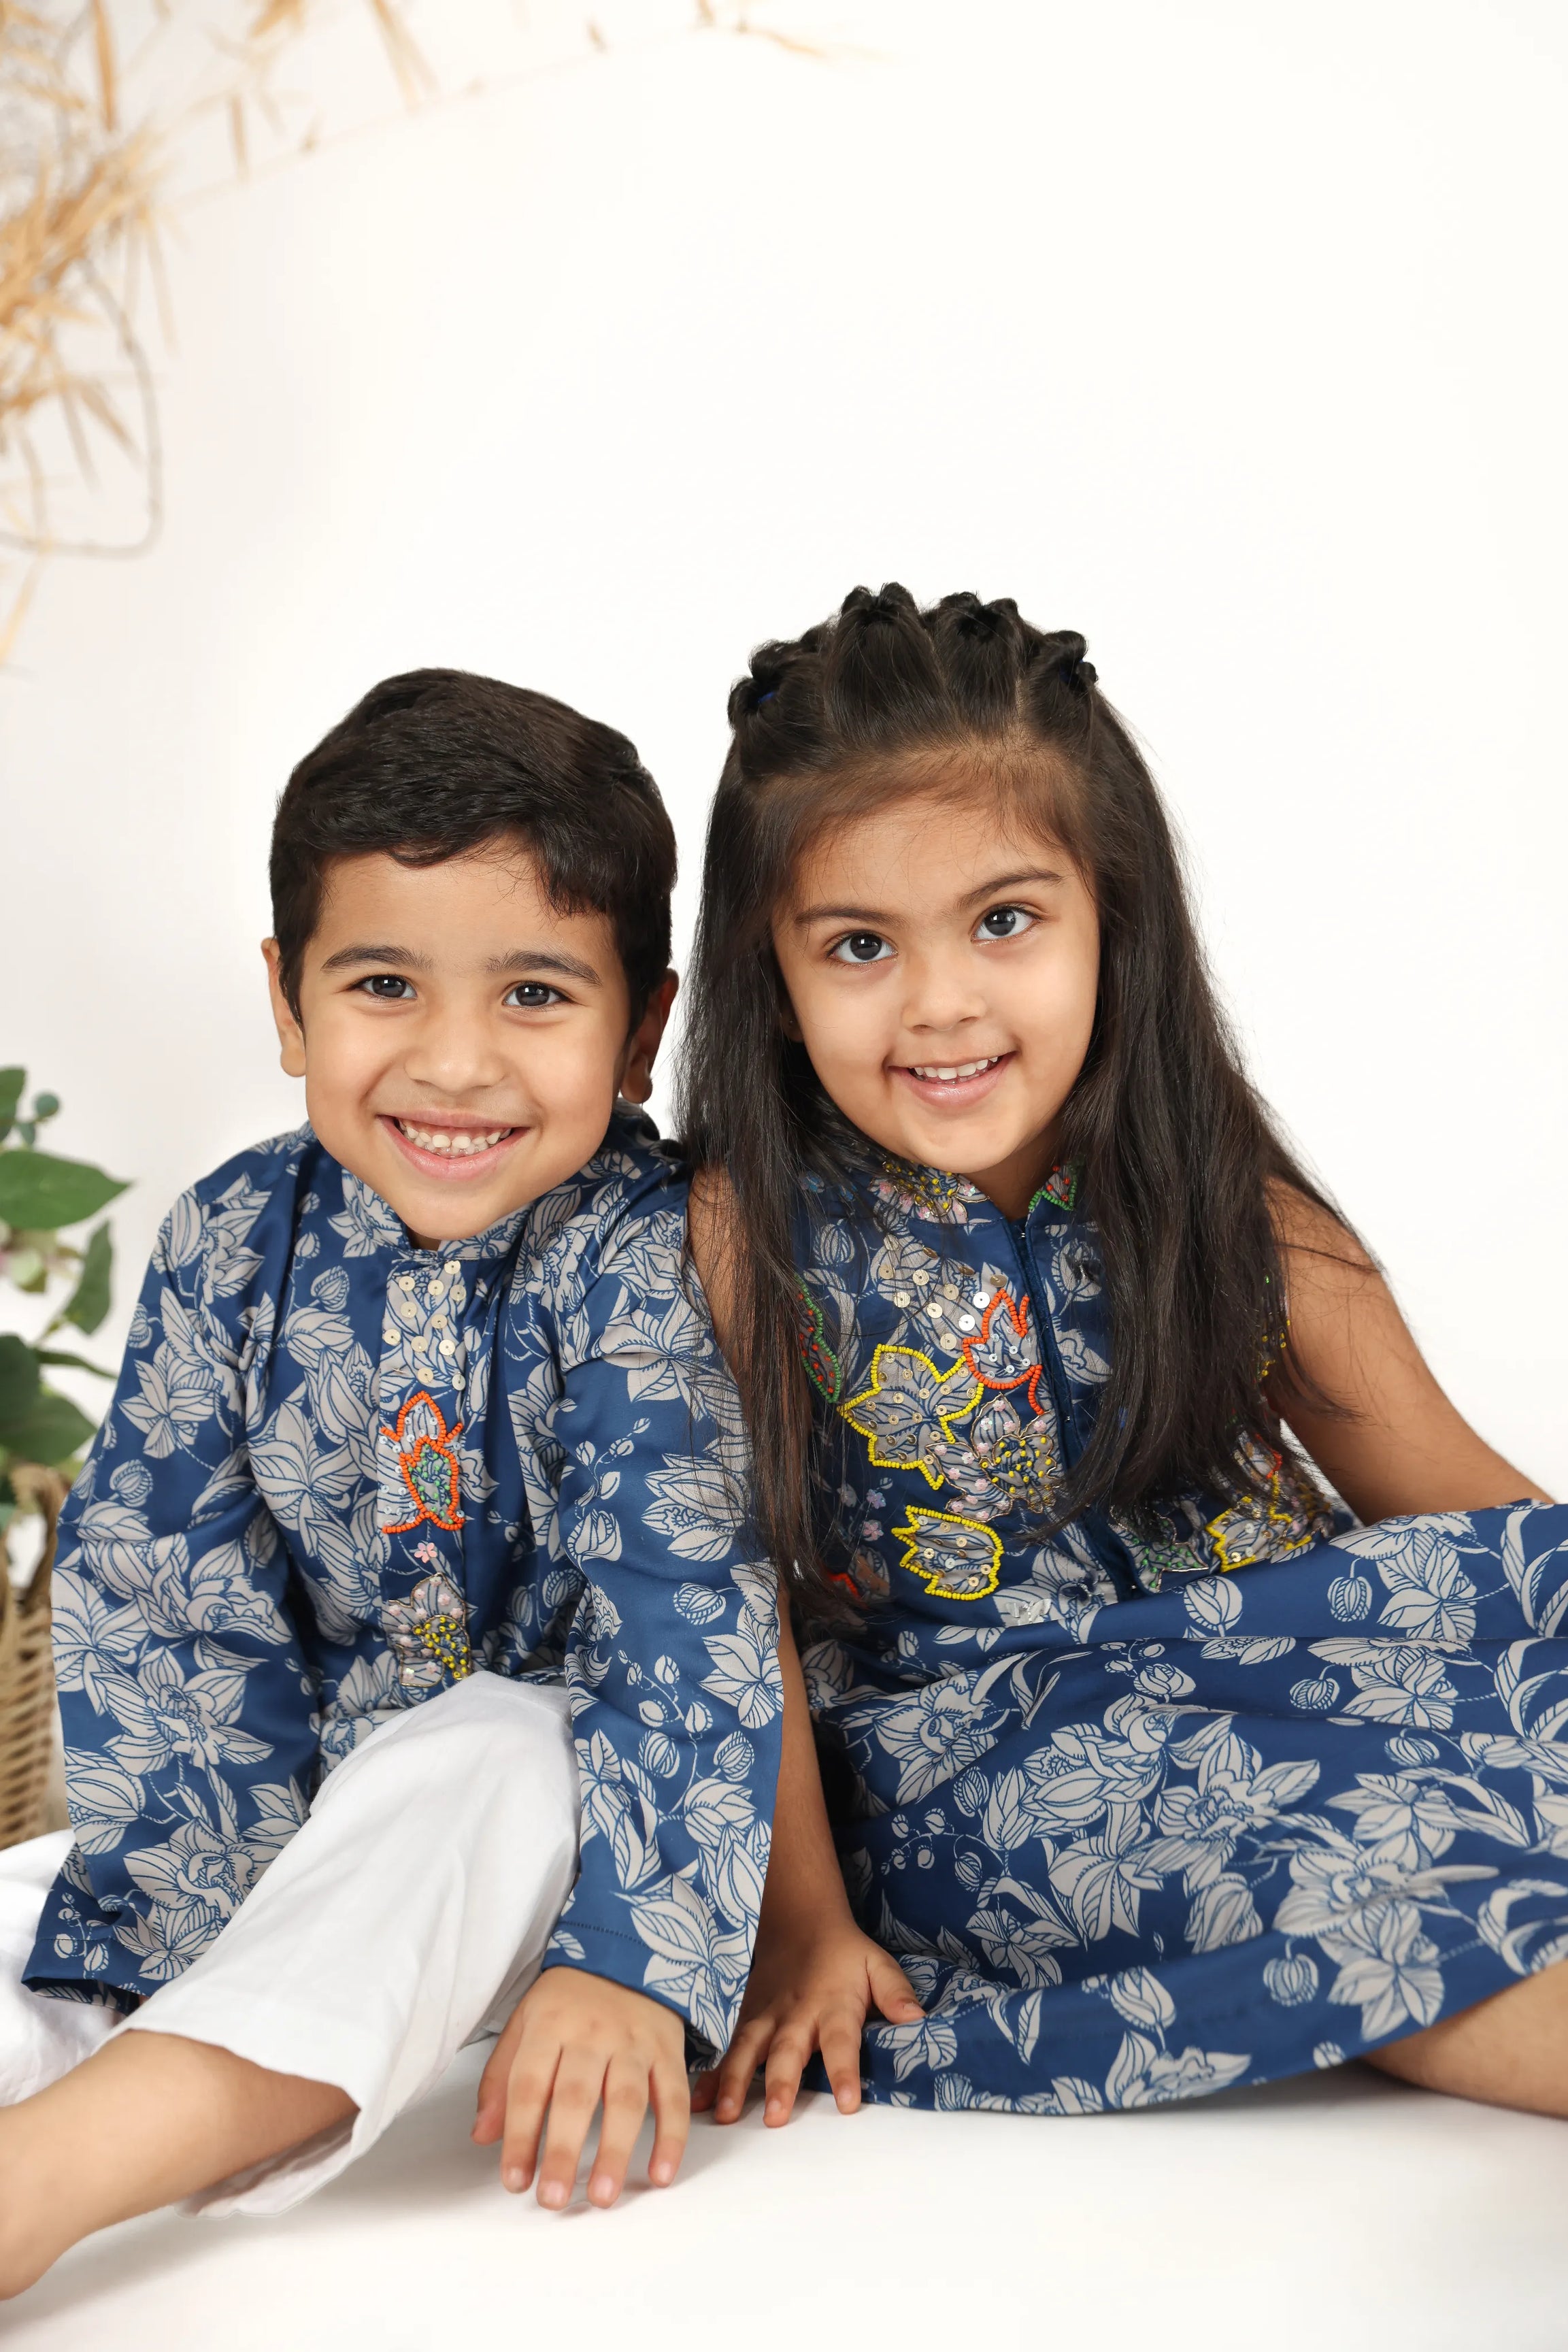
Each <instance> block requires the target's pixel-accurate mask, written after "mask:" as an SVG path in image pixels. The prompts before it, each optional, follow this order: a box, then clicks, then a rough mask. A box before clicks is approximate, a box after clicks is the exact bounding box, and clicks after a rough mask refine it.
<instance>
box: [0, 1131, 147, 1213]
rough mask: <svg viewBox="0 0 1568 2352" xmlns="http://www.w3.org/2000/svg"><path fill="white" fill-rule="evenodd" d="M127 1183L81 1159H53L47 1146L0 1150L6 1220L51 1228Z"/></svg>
mask: <svg viewBox="0 0 1568 2352" xmlns="http://www.w3.org/2000/svg"><path fill="white" fill-rule="evenodd" d="M124 1190H125V1186H124V1185H123V1184H122V1183H120V1181H119V1180H118V1178H116V1177H113V1176H106V1175H105V1174H104V1172H103V1170H102V1169H101V1168H93V1167H89V1164H88V1162H87V1161H86V1160H57V1159H55V1158H53V1157H52V1156H51V1154H50V1153H48V1152H47V1151H0V1217H4V1219H5V1223H7V1224H8V1225H26V1226H27V1227H29V1228H30V1229H31V1230H33V1231H35V1232H37V1231H43V1232H47V1233H52V1232H54V1230H55V1229H56V1227H57V1226H59V1225H75V1224H79V1223H80V1222H81V1220H82V1218H83V1217H90V1216H91V1215H93V1213H95V1211H97V1210H99V1209H101V1208H103V1207H105V1206H106V1205H107V1203H108V1202H110V1201H112V1200H113V1199H114V1197H115V1195H116V1193H117V1192H124Z"/></svg>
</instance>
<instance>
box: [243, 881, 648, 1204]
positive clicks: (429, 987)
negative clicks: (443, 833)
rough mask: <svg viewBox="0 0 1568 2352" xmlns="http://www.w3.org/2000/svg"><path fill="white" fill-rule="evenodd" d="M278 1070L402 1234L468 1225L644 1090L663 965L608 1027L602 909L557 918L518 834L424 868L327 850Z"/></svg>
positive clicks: (271, 952)
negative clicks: (638, 1007) (633, 1012)
mask: <svg viewBox="0 0 1568 2352" xmlns="http://www.w3.org/2000/svg"><path fill="white" fill-rule="evenodd" d="M263 952H264V954H265V955H266V957H267V967H268V971H269V973H270V976H271V982H272V1009H273V1016H274V1018H275V1020H276V1021H277V1034H278V1041H279V1043H280V1045H281V1046H282V1049H283V1051H282V1061H283V1066H284V1068H285V1069H286V1070H287V1072H288V1074H289V1076H291V1077H302V1078H303V1079H304V1081H305V1107H306V1110H307V1113H308V1117H309V1120H310V1124H311V1126H312V1127H313V1128H314V1129H315V1130H316V1133H317V1135H318V1136H319V1138H320V1139H321V1141H322V1142H323V1143H324V1144H325V1145H326V1147H327V1149H328V1150H329V1151H330V1152H331V1153H332V1154H333V1155H334V1157H335V1158H337V1159H339V1160H341V1161H342V1163H343V1165H344V1167H345V1168H349V1169H351V1170H352V1171H353V1173H354V1174H355V1175H356V1176H358V1177H361V1178H362V1180H363V1181H364V1182H365V1183H367V1184H369V1185H370V1186H371V1189H372V1190H373V1191H374V1192H379V1193H380V1194H381V1196H382V1200H384V1201H386V1202H390V1204H391V1206H392V1208H393V1209H395V1210H396V1211H397V1213H398V1215H399V1216H400V1217H401V1218H402V1221H403V1223H405V1224H406V1225H407V1227H408V1229H409V1231H410V1233H411V1234H413V1239H414V1241H415V1243H416V1244H417V1245H418V1246H419V1247H421V1248H425V1249H428V1248H431V1247H434V1244H437V1243H439V1242H444V1241H460V1240H464V1239H465V1238H467V1236H469V1235H470V1234H478V1233H483V1232H484V1231H485V1229H486V1226H487V1225H493V1224H494V1223H496V1222H497V1219H498V1218H500V1217H504V1216H507V1214H509V1213H510V1212H511V1211H512V1210H514V1209H517V1208H520V1207H521V1206H522V1205H523V1203H524V1202H528V1201H533V1200H537V1199H538V1196H539V1194H540V1193H542V1192H549V1189H550V1187H551V1186H552V1185H554V1184H559V1182H561V1181H562V1180H563V1179H564V1178H565V1177H568V1176H570V1175H572V1174H574V1173H575V1171H577V1170H578V1169H579V1168H580V1167H581V1166H582V1165H583V1163H584V1161H585V1160H589V1159H591V1157H592V1155H593V1153H594V1152H595V1151H596V1150H597V1149H598V1147H599V1144H600V1142H601V1139H602V1137H603V1134H604V1130H605V1128H606V1126H607V1124H608V1122H609V1118H610V1113H611V1108H612V1104H613V1102H614V1100H615V1097H616V1095H617V1094H618V1093H621V1094H624V1095H626V1096H627V1097H629V1098H630V1099H631V1100H632V1101H635V1102H643V1101H645V1100H646V1099H647V1097H648V1093H649V1091H650V1087H651V1084H652V1074H653V1055H654V1054H655V1052H656V1051H657V1049H658V1045H659V1040H660V1037H661V1035H662V1034H663V1032H664V1023H665V1020H666V1019H667V1017H668V1014H669V1009H670V1001H671V998H672V997H673V996H674V990H675V981H674V973H673V972H672V973H670V974H669V975H667V977H666V978H665V980H664V983H663V985H662V987H661V988H660V989H659V990H658V991H656V992H655V994H654V997H653V1002H652V1003H651V1004H650V1005H649V1007H648V1010H647V1012H646V1013H644V1014H643V1018H642V1020H641V1021H640V1022H639V1023H638V1024H637V1027H636V1029H635V1031H633V1032H632V1034H631V1035H628V1034H627V1032H628V1025H629V1020H630V1007H629V1001H628V996H627V989H626V979H625V974H624V972H623V971H622V967H621V958H620V955H619V954H618V952H617V950H616V946H615V937H614V932H613V929H612V926H611V922H610V919H609V918H608V916H605V915H599V914H577V915H563V914H561V913H560V912H559V911H558V909H557V908H554V907H552V906H551V904H550V902H549V898H547V897H546V895H545V893H544V890H543V888H542V887H541V883H540V879H539V876H538V868H537V866H536V865H535V863H534V860H533V858H532V857H531V856H530V855H529V854H528V850H527V849H526V848H525V847H524V846H523V845H522V844H521V843H518V842H500V843H496V844H494V845H489V846H487V847H486V848H485V849H483V850H480V851H477V852H476V853H475V854H474V855H472V856H465V857H454V858H449V859H448V860H447V861H446V862H445V863H444V865H440V866H402V865H400V864H399V863H398V861H397V859H396V858H394V857H390V856H386V855H385V853H384V852H382V851H376V852H374V853H372V854H371V855H368V856H363V857H340V858H337V859H335V860H334V861H333V863H332V866H331V867H330V868H329V874H328V880H327V890H326V895H325V898H324V899H323V903H322V908H321V916H320V920H319V923H318V925H317V928H316V931H315V934H314V936H313V938H312V939H311V940H310V941H309V944H308V947H307V949H306V950H305V956H304V960H303V964H302V968H301V971H300V978H299V1013H300V1017H299V1019H298V1020H296V1018H295V1016H294V1014H293V1013H292V1012H291V1011H290V1010H289V1007H288V1004H287V1000H286V999H285V997H284V995H283V992H282V990H281V988H280V986H279V984H278V977H277V942H276V941H275V940H267V941H266V943H265V945H264V949H263Z"/></svg>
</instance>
